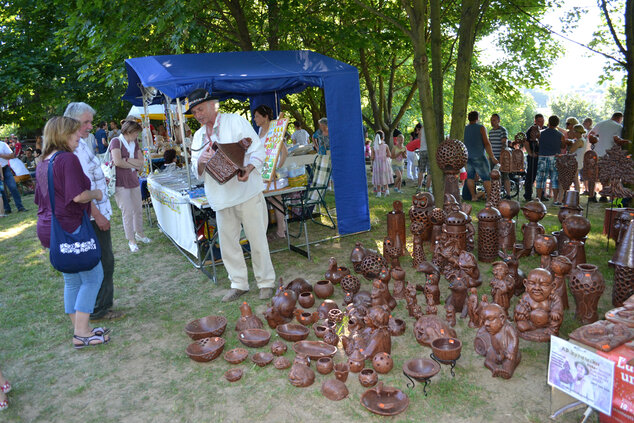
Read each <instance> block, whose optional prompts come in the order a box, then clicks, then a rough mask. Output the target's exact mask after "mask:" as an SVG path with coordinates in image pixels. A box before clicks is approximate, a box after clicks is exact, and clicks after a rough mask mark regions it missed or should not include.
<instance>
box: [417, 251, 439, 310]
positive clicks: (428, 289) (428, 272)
mask: <svg viewBox="0 0 634 423" xmlns="http://www.w3.org/2000/svg"><path fill="white" fill-rule="evenodd" d="M416 272H422V273H424V274H425V276H426V278H425V288H424V291H425V295H427V293H431V294H432V296H433V299H434V304H440V288H438V283H439V282H440V271H439V270H438V268H437V267H436V266H434V265H433V264H432V263H430V262H428V261H424V262H422V263H421V264H419V265H418V266H417V267H416Z"/></svg>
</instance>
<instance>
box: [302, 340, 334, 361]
mask: <svg viewBox="0 0 634 423" xmlns="http://www.w3.org/2000/svg"><path fill="white" fill-rule="evenodd" d="M293 351H295V352H296V353H297V354H304V355H306V356H307V357H310V358H311V359H313V360H317V359H320V358H321V357H332V356H333V355H335V353H336V352H337V347H335V346H332V345H328V344H326V343H325V342H322V341H299V342H295V343H294V344H293Z"/></svg>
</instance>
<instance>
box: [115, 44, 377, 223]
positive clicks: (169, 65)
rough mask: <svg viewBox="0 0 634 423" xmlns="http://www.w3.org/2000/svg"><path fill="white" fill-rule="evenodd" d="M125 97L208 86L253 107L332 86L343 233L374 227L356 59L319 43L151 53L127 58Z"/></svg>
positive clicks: (328, 95)
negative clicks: (324, 51)
mask: <svg viewBox="0 0 634 423" xmlns="http://www.w3.org/2000/svg"><path fill="white" fill-rule="evenodd" d="M125 64H126V69H127V71H128V89H127V90H126V92H125V94H124V96H123V99H124V100H128V101H130V102H131V103H132V104H134V105H142V104H143V98H144V93H147V90H145V89H147V88H154V89H156V92H155V94H154V98H153V102H160V101H161V97H160V96H162V95H164V96H167V97H169V98H171V99H176V98H184V97H187V95H188V94H189V93H190V92H191V91H193V90H194V89H195V88H205V89H207V90H208V91H209V92H212V93H214V94H216V95H219V96H220V98H221V100H223V99H227V98H235V99H238V100H243V101H244V100H247V99H248V100H250V104H251V110H253V109H254V108H255V107H257V106H258V105H260V104H268V105H270V106H271V107H273V109H274V110H279V100H280V99H281V98H282V97H284V96H286V95H288V94H293V93H298V92H301V91H303V90H304V89H306V88H307V87H319V88H322V89H323V90H324V95H325V99H326V113H327V116H328V129H329V134H330V151H331V158H332V178H333V180H334V182H335V187H336V189H335V201H336V206H337V221H338V227H339V233H340V234H342V235H345V234H351V233H355V232H361V231H367V230H369V229H370V211H369V204H368V189H367V181H366V174H365V160H364V137H363V122H362V116H361V97H360V90H359V72H358V71H357V69H356V68H355V67H354V66H350V65H348V64H346V63H343V62H340V61H338V60H335V59H332V58H330V57H327V56H324V55H321V54H319V53H315V52H312V51H244V52H226V53H200V54H183V55H172V56H148V57H138V58H133V59H127V60H126V61H125Z"/></svg>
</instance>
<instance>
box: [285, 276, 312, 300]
mask: <svg viewBox="0 0 634 423" xmlns="http://www.w3.org/2000/svg"><path fill="white" fill-rule="evenodd" d="M286 289H290V290H291V291H295V294H296V295H297V298H299V296H300V294H302V293H304V292H312V291H313V286H312V285H311V284H310V283H309V282H308V281H307V280H306V279H304V278H295V279H293V280H292V281H291V282H290V283H289V284H288V285H286Z"/></svg>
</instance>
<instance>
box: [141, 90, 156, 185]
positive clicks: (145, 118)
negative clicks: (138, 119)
mask: <svg viewBox="0 0 634 423" xmlns="http://www.w3.org/2000/svg"><path fill="white" fill-rule="evenodd" d="M142 88H143V89H142V90H141V92H142V94H143V119H142V121H143V129H145V130H144V131H143V132H141V134H142V137H143V139H144V144H145V145H144V146H143V147H144V148H143V150H144V152H143V153H144V154H147V160H148V175H149V174H151V173H152V172H153V171H154V169H152V167H153V166H152V155H151V154H150V146H151V145H152V143H151V140H152V131H150V116H149V114H148V109H147V101H148V98H147V92H146V90H145V87H142ZM148 134H149V135H148ZM148 138H149V139H148Z"/></svg>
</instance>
